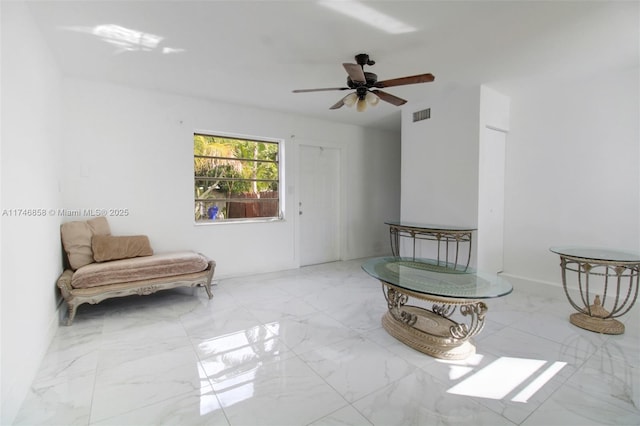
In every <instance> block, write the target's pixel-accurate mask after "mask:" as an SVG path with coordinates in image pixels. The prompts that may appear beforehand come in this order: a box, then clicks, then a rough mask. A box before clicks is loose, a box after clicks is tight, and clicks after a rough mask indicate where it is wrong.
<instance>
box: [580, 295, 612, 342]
mask: <svg viewBox="0 0 640 426" xmlns="http://www.w3.org/2000/svg"><path fill="white" fill-rule="evenodd" d="M589 311H590V312H591V315H588V314H586V313H582V312H576V313H574V314H571V315H569V322H570V323H571V324H573V325H575V326H578V327H580V328H584V329H585V330H589V331H595V332H596V333H604V334H623V333H624V324H623V323H621V322H620V321H618V320H616V319H613V318H611V313H610V312H609V311H607V310H606V309H604V308H603V307H602V304H601V303H600V296H596V298H595V300H594V303H593V305H591V306H590V307H589Z"/></svg>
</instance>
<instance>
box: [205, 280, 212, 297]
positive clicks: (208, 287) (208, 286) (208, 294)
mask: <svg viewBox="0 0 640 426" xmlns="http://www.w3.org/2000/svg"><path fill="white" fill-rule="evenodd" d="M204 289H205V290H206V291H207V296H209V299H213V293H212V292H211V283H206V284H205V285H204Z"/></svg>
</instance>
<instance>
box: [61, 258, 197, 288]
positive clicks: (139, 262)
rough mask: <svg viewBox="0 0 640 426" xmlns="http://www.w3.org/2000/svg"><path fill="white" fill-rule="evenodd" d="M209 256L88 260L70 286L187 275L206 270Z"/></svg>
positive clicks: (79, 286)
mask: <svg viewBox="0 0 640 426" xmlns="http://www.w3.org/2000/svg"><path fill="white" fill-rule="evenodd" d="M208 266H209V259H208V258H207V257H205V256H203V255H201V254H199V253H195V252H192V251H184V252H172V253H162V254H154V255H153V256H144V257H135V258H130V259H120V260H112V261H110V262H103V263H92V264H90V265H86V266H83V267H82V268H80V269H78V270H77V271H76V272H74V274H73V276H72V277H71V286H72V287H73V288H90V287H98V286H103V285H109V284H116V283H127V282H135V281H144V280H151V279H154V278H161V277H170V276H177V275H183V274H191V273H194V272H200V271H204V270H205V269H207V267H208Z"/></svg>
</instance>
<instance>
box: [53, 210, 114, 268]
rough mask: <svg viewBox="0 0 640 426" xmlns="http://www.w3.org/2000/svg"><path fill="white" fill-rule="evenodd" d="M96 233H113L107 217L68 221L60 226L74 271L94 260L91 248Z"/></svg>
mask: <svg viewBox="0 0 640 426" xmlns="http://www.w3.org/2000/svg"><path fill="white" fill-rule="evenodd" d="M94 235H111V230H110V229H109V222H107V218H105V217H102V216H101V217H97V218H95V219H91V220H87V221H75V222H67V223H63V224H62V225H61V226H60V236H61V238H62V246H63V247H64V251H65V252H66V253H67V258H68V259H69V265H70V266H71V269H73V270H74V271H75V270H76V269H78V268H81V267H83V266H85V265H88V264H90V263H93V262H94V260H93V250H92V249H91V239H92V238H93V236H94Z"/></svg>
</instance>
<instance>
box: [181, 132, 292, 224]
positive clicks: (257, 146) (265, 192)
mask: <svg viewBox="0 0 640 426" xmlns="http://www.w3.org/2000/svg"><path fill="white" fill-rule="evenodd" d="M280 144H281V142H280V141H274V140H260V139H246V138H239V137H230V136H220V135H207V134H202V133H195V134H194V135H193V169H194V200H195V203H194V204H195V213H194V214H195V220H196V223H206V222H214V221H216V222H218V221H225V222H229V221H243V220H247V219H255V218H259V219H272V220H273V219H280V218H281V217H282V209H281V206H280V200H281V197H280V155H281V149H280V148H281V146H280Z"/></svg>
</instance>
